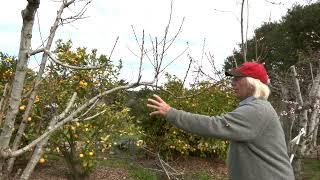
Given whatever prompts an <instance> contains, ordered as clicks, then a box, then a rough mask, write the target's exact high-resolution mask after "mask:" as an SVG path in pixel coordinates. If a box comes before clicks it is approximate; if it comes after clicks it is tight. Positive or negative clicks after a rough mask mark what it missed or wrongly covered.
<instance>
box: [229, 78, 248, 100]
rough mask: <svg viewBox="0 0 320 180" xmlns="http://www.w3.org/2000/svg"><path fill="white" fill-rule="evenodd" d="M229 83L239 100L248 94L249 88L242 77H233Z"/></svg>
mask: <svg viewBox="0 0 320 180" xmlns="http://www.w3.org/2000/svg"><path fill="white" fill-rule="evenodd" d="M231 85H232V88H233V90H234V91H235V93H236V95H237V97H238V98H239V99H240V100H244V99H246V98H247V97H249V96H250V90H249V87H248V85H247V83H245V81H244V77H233V79H232V82H231Z"/></svg>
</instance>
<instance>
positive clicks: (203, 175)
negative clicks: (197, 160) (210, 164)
mask: <svg viewBox="0 0 320 180" xmlns="http://www.w3.org/2000/svg"><path fill="white" fill-rule="evenodd" d="M184 179H186V180H192V179H197V180H210V179H212V178H211V177H210V175H209V173H208V172H207V171H198V172H194V173H191V174H187V175H185V177H184Z"/></svg>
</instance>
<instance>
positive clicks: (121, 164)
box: [99, 157, 159, 180]
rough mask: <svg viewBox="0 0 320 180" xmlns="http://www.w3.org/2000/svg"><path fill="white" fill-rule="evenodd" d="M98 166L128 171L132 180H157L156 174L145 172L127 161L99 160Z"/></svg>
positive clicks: (115, 159)
mask: <svg viewBox="0 0 320 180" xmlns="http://www.w3.org/2000/svg"><path fill="white" fill-rule="evenodd" d="M99 164H100V165H102V166H108V167H113V168H124V169H126V170H128V175H129V177H130V178H131V179H132V180H157V179H159V178H158V176H157V174H156V173H154V172H153V171H151V170H147V169H145V168H143V167H141V166H139V165H137V164H135V163H133V162H131V161H130V160H128V159H119V158H115V157H112V158H107V159H104V160H101V161H100V163H99Z"/></svg>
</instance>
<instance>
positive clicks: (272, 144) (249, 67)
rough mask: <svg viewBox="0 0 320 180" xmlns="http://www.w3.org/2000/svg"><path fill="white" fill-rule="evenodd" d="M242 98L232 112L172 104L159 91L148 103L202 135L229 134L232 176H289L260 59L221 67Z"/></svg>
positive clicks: (274, 179)
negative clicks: (209, 113) (227, 68)
mask: <svg viewBox="0 0 320 180" xmlns="http://www.w3.org/2000/svg"><path fill="white" fill-rule="evenodd" d="M226 75H227V76H233V79H232V83H231V85H232V88H233V89H234V91H235V93H236V95H237V97H238V98H239V99H240V100H241V102H240V104H239V106H238V107H237V108H236V109H235V110H233V111H232V112H229V113H226V114H222V115H220V116H212V117H210V116H204V115H199V114H192V113H188V112H185V111H182V110H177V109H174V108H172V107H170V105H168V104H167V103H166V102H164V101H163V100H162V99H161V98H160V97H159V96H157V95H154V99H148V104H147V106H148V107H150V108H153V109H154V111H153V112H151V113H150V115H161V116H163V117H166V119H167V120H168V121H169V122H170V123H172V124H173V125H175V126H176V127H178V128H181V129H183V130H185V131H188V132H192V133H196V134H199V135H204V136H212V137H219V138H224V139H229V140H230V145H229V150H228V158H227V164H228V169H229V177H230V179H231V180H235V179H239V180H257V179H258V180H278V179H279V180H292V179H294V174H293V170H292V167H291V164H290V162H289V157H288V154H287V147H286V143H285V138H284V133H283V130H282V127H281V125H280V122H279V118H278V115H277V113H276V112H275V110H274V108H273V107H272V105H271V104H270V103H269V102H268V101H267V99H268V96H269V94H270V90H269V87H268V85H267V84H268V83H269V81H270V80H269V77H268V75H267V72H266V70H265V68H264V66H263V65H262V64H259V63H255V62H246V63H244V64H243V65H241V66H240V67H239V68H235V69H232V70H231V71H229V72H226Z"/></svg>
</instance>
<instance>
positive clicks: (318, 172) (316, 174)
mask: <svg viewBox="0 0 320 180" xmlns="http://www.w3.org/2000/svg"><path fill="white" fill-rule="evenodd" d="M303 179H308V180H318V179H320V160H317V159H304V160H303Z"/></svg>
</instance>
